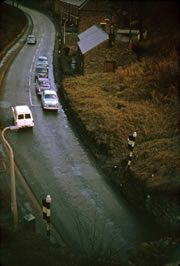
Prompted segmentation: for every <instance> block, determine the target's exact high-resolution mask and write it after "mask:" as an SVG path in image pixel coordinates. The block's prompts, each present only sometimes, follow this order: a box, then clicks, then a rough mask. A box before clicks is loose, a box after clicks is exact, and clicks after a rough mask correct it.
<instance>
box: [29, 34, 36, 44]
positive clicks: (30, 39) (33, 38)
mask: <svg viewBox="0 0 180 266" xmlns="http://www.w3.org/2000/svg"><path fill="white" fill-rule="evenodd" d="M27 44H36V37H35V35H28V37H27Z"/></svg>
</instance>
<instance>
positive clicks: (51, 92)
mask: <svg viewBox="0 0 180 266" xmlns="http://www.w3.org/2000/svg"><path fill="white" fill-rule="evenodd" d="M44 93H45V94H56V92H55V91H54V90H44Z"/></svg>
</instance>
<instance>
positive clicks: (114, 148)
mask: <svg viewBox="0 0 180 266" xmlns="http://www.w3.org/2000/svg"><path fill="white" fill-rule="evenodd" d="M178 59H179V56H178V53H177V51H176V50H175V49H172V50H171V52H170V53H169V55H168V57H161V59H159V58H158V60H155V58H144V59H143V60H142V61H141V62H136V63H134V64H132V65H130V66H129V67H125V68H119V69H118V70H117V71H116V72H115V73H101V74H99V73H98V74H92V75H85V76H80V77H75V78H67V79H65V80H64V88H65V91H66V93H67V97H68V100H69V102H70V105H71V106H72V109H73V110H74V112H75V113H76V114H77V116H78V118H79V119H80V120H81V121H82V123H83V124H84V126H85V128H86V131H87V133H88V135H89V136H90V137H91V139H93V141H94V143H95V144H96V146H97V147H99V148H100V150H101V155H99V153H98V158H100V159H101V156H102V157H103V158H104V156H106V159H107V163H106V164H107V165H108V167H109V166H111V167H113V166H114V165H120V164H121V161H122V160H124V159H126V158H127V157H128V153H129V151H128V149H127V138H128V134H131V133H133V132H134V131H136V132H137V141H136V147H135V150H134V152H135V155H136V158H135V159H134V161H133V167H132V171H134V173H135V174H136V177H137V178H138V179H139V180H141V181H142V182H143V183H144V185H145V187H146V189H148V190H163V191H172V190H173V191H174V190H178V189H179V188H180V167H179V166H180V154H179V138H178V135H179V133H180V127H179V115H180V102H179V98H178V86H179V77H178V74H179V64H178ZM172 147H173V149H172ZM153 173H155V174H154V177H153V178H152V174H153Z"/></svg>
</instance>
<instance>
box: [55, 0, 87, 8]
mask: <svg viewBox="0 0 180 266" xmlns="http://www.w3.org/2000/svg"><path fill="white" fill-rule="evenodd" d="M60 1H61V2H64V3H67V4H69V5H73V6H77V7H80V6H81V5H83V4H85V3H86V2H88V1H87V0H60Z"/></svg>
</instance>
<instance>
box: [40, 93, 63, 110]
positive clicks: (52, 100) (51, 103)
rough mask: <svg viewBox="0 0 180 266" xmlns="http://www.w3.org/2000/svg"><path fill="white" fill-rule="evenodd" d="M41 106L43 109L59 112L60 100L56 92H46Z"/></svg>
mask: <svg viewBox="0 0 180 266" xmlns="http://www.w3.org/2000/svg"><path fill="white" fill-rule="evenodd" d="M41 104H42V107H43V109H49V110H58V109H59V100H58V96H57V94H56V92H55V91H54V90H44V91H43V92H42V94H41Z"/></svg>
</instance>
